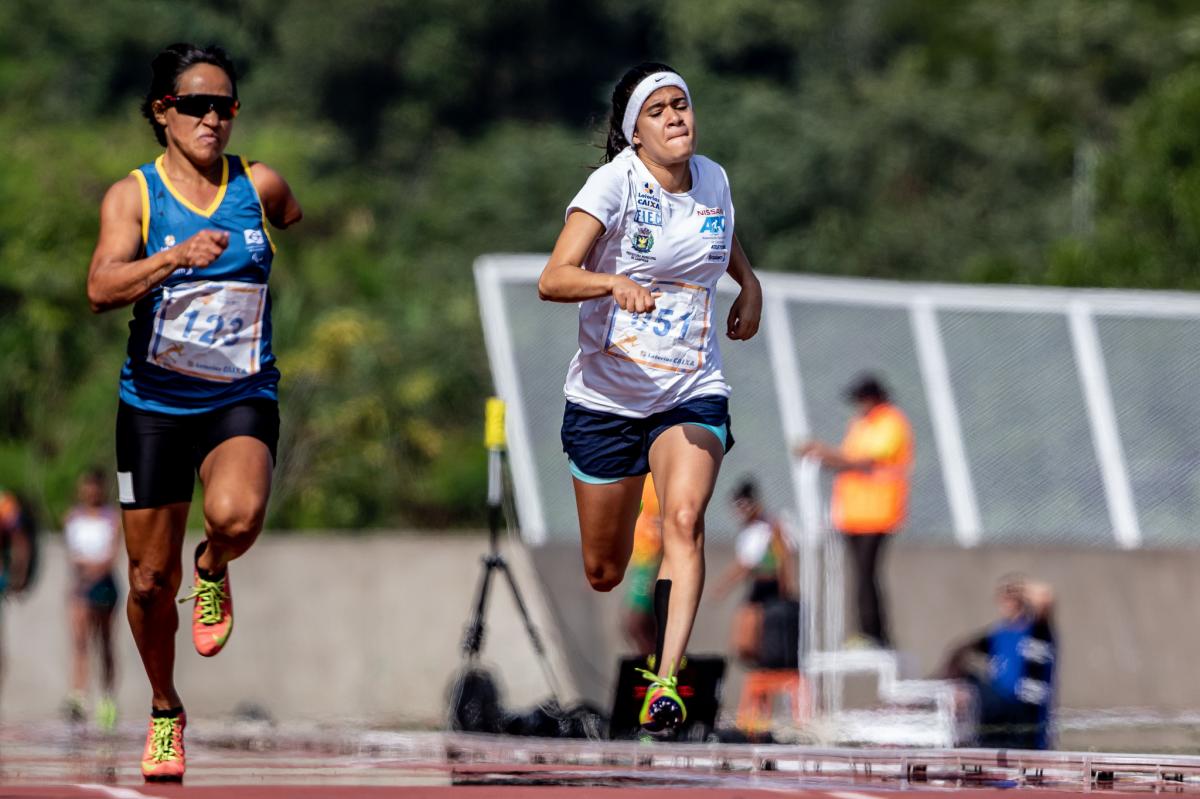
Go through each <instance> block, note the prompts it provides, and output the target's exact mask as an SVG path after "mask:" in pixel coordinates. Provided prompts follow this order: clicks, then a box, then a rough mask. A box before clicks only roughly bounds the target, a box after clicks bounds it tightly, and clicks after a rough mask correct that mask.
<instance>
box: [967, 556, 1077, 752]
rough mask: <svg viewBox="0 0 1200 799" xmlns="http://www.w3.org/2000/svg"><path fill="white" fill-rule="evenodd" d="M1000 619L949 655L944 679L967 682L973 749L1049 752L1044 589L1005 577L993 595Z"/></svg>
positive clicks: (1050, 639) (1050, 672)
mask: <svg viewBox="0 0 1200 799" xmlns="http://www.w3.org/2000/svg"><path fill="white" fill-rule="evenodd" d="M996 604H997V605H998V606H999V611H1000V618H999V620H998V621H996V622H995V623H994V624H993V625H992V626H991V627H989V628H988V629H987V630H986V631H985V632H984V633H983V634H982V635H980V636H979V637H978V638H975V639H974V640H972V641H969V642H967V643H965V644H963V645H962V646H960V647H958V648H957V649H955V650H954V651H953V653H952V654H951V655H950V658H949V661H948V663H947V665H946V668H945V675H944V676H946V677H948V678H951V679H962V680H965V681H966V685H967V690H968V696H969V697H970V698H973V699H974V700H975V704H976V706H977V708H978V711H979V738H978V741H977V744H978V745H979V746H983V747H987V748H1002V749H1048V748H1049V747H1050V709H1051V707H1052V706H1053V699H1054V671H1055V664H1056V662H1057V648H1056V646H1055V643H1054V630H1053V627H1052V624H1051V615H1052V612H1053V607H1054V594H1053V592H1052V591H1051V589H1050V587H1049V586H1048V585H1045V584H1044V583H1038V582H1033V581H1031V580H1027V579H1026V578H1024V577H1022V576H1020V575H1009V576H1007V577H1005V578H1004V579H1002V580H1001V581H1000V584H999V586H998V587H997V590H996Z"/></svg>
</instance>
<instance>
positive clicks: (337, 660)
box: [0, 534, 1200, 726]
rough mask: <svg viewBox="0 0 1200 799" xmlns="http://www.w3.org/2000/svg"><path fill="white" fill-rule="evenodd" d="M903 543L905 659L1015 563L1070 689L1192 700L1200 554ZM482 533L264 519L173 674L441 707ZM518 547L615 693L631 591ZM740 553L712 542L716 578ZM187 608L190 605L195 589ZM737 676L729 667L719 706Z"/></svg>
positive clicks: (125, 669) (25, 610)
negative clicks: (1050, 633)
mask: <svg viewBox="0 0 1200 799" xmlns="http://www.w3.org/2000/svg"><path fill="white" fill-rule="evenodd" d="M46 541H47V546H46V549H45V552H44V555H45V557H44V561H43V566H44V571H43V573H42V576H41V581H40V582H39V584H38V586H37V588H36V590H35V592H34V593H33V595H32V596H31V597H29V598H27V599H25V600H22V601H15V602H14V601H7V602H5V603H4V606H3V610H2V611H0V640H3V642H4V648H5V650H4V651H5V655H6V661H7V667H6V673H5V676H4V679H3V683H2V685H0V717H2V718H4V719H6V720H18V719H40V718H47V717H48V716H50V715H52V714H54V713H55V712H56V711H57V709H58V707H59V704H60V703H61V701H62V698H63V696H64V695H65V693H66V690H67V684H68V673H67V672H68V666H69V663H68V636H67V630H66V624H65V615H66V610H65V608H66V602H65V591H66V583H65V578H66V567H65V562H64V559H63V553H62V550H61V548H60V547H59V546H58V540H57V539H56V538H55V537H54V536H48V537H47V539H46ZM896 544H897V546H896V548H895V549H893V550H891V551H889V552H887V553H886V558H885V563H884V565H885V568H884V572H885V586H886V590H887V593H888V596H889V597H890V605H891V608H892V618H893V628H894V635H895V638H896V640H897V641H898V643H899V645H900V648H901V650H902V651H903V652H904V653H905V654H906V663H907V664H908V666H909V673H910V676H920V675H925V674H929V673H930V672H931V671H932V670H933V669H934V668H935V667H936V665H937V664H938V662H939V661H940V660H941V658H942V657H943V656H944V653H945V652H946V649H947V647H948V646H950V644H951V643H952V642H954V641H956V640H959V639H961V638H962V637H964V636H966V635H968V634H969V633H971V632H973V631H975V630H978V629H979V628H980V627H982V626H983V625H985V624H986V623H987V622H988V621H989V620H990V619H991V618H992V617H993V613H994V607H993V604H992V590H993V586H994V583H995V581H996V579H997V578H998V577H999V576H1001V575H1002V574H1004V573H1006V572H1009V571H1014V570H1020V571H1024V572H1026V573H1029V574H1031V575H1034V576H1037V577H1040V578H1043V579H1046V580H1048V581H1049V582H1051V583H1052V584H1053V585H1054V586H1055V588H1056V590H1057V592H1058V594H1059V603H1058V616H1057V619H1058V631H1059V637H1060V645H1061V671H1060V682H1061V689H1062V690H1061V694H1060V705H1061V706H1062V707H1065V708H1080V709H1086V708H1114V707H1142V708H1146V709H1151V710H1158V711H1172V710H1184V709H1189V710H1195V709H1200V681H1197V680H1196V679H1195V678H1194V673H1193V664H1194V663H1195V662H1197V660H1198V659H1200V637H1198V636H1196V635H1195V634H1194V632H1193V630H1194V629H1195V628H1196V627H1197V622H1198V621H1200V619H1198V618H1197V617H1198V616H1200V552H1194V551H1144V552H1117V551H1111V550H1085V549H1076V550H1060V549H1033V548H1024V549H999V548H981V549H976V550H962V549H958V548H931V547H922V546H916V545H907V544H906V543H905V542H904V541H903V540H902V539H901V540H899V541H897V542H896ZM486 548H487V543H486V539H485V538H482V537H479V536H462V535H452V536H446V535H443V536H421V535H401V534H394V535H374V536H328V537H323V536H313V535H268V536H265V537H264V538H263V539H262V540H261V541H260V542H259V543H258V544H257V545H256V546H255V547H254V549H253V550H251V552H250V553H249V554H248V555H247V556H246V557H245V558H243V559H241V560H239V561H237V562H236V563H235V564H234V565H233V572H232V573H233V581H234V585H233V590H234V596H235V598H236V602H237V605H236V608H237V625H236V629H235V632H234V635H233V638H232V641H231V642H230V644H229V647H228V648H227V649H226V651H224V652H223V653H221V655H219V656H218V657H216V658H213V659H211V660H210V659H204V658H201V657H199V656H198V655H196V653H195V651H194V650H193V649H192V646H191V642H190V639H189V632H188V629H187V627H186V625H185V626H183V627H182V628H181V630H180V632H179V636H178V639H177V641H178V653H179V654H178V666H177V675H178V685H179V688H180V691H181V693H182V694H183V696H184V699H185V700H186V702H187V703H188V707H189V711H190V712H191V713H192V714H193V715H194V716H198V717H199V716H206V717H219V716H223V715H226V714H229V713H231V712H232V711H233V709H234V708H235V707H236V706H237V705H238V704H239V703H240V702H254V703H256V704H259V705H261V706H263V707H264V708H266V709H267V710H268V711H269V712H270V713H271V714H272V715H273V716H274V717H276V718H278V719H281V720H286V719H318V720H319V719H329V720H336V719H359V720H366V721H369V722H372V723H377V724H387V725H394V726H408V725H418V726H437V725H440V724H441V723H442V720H443V718H444V705H445V690H446V686H447V684H448V682H449V680H450V678H451V676H452V674H453V672H454V670H455V668H456V667H457V666H458V664H459V662H460V661H459V645H460V642H461V639H462V633H463V629H464V624H465V622H466V620H467V616H468V614H469V611H470V608H471V606H472V604H473V598H474V592H475V583H476V578H477V575H478V573H479V557H480V555H482V554H483V553H484V552H485V551H486ZM506 554H507V555H508V556H509V558H510V561H511V563H512V565H513V568H514V571H515V572H516V574H517V579H518V581H519V583H520V585H521V587H522V588H523V589H524V591H525V598H526V601H527V602H528V604H529V605H530V608H531V610H532V613H533V616H534V619H535V622H536V623H537V625H538V626H539V628H540V629H541V631H542V633H543V636H544V637H545V638H546V639H547V641H548V644H549V646H550V649H551V651H552V653H553V656H554V658H555V662H556V668H557V670H558V672H559V674H560V675H562V676H564V677H566V678H568V679H567V682H568V685H567V694H568V697H567V698H568V699H569V698H575V697H580V696H581V697H583V698H587V699H590V700H592V701H594V702H596V703H597V704H599V705H600V706H601V707H604V708H607V707H608V705H609V704H610V702H611V698H612V697H611V691H612V675H613V674H614V672H615V666H616V661H617V657H618V655H619V653H620V652H622V651H623V650H624V646H623V643H622V640H621V636H620V632H619V617H620V611H621V607H622V601H623V593H622V592H623V589H622V588H618V589H617V590H616V591H614V592H613V593H611V594H597V593H595V592H593V591H591V590H590V589H589V588H588V586H587V583H586V581H585V579H584V577H583V567H582V564H581V562H580V555H579V550H578V547H577V546H565V545H559V546H547V547H543V548H539V549H536V550H533V551H532V552H526V551H525V550H524V549H523V548H521V547H514V546H508V547H506ZM730 554H731V553H730V551H729V549H728V547H720V546H714V547H711V548H710V552H709V557H708V569H709V575H710V584H711V581H715V579H716V576H717V575H718V574H719V573H720V571H721V570H722V569H723V568H724V567H725V566H726V565H727V564H728V562H729V558H730ZM188 575H189V579H190V568H189V569H188ZM496 588H497V590H496V591H495V594H494V596H495V600H494V603H493V606H492V608H491V613H490V615H489V622H490V624H489V627H488V638H487V643H486V645H485V651H484V652H485V658H486V660H487V661H490V662H492V663H495V664H496V665H497V666H498V668H499V672H500V674H501V677H502V683H503V686H504V687H505V688H506V689H507V690H506V700H507V702H508V704H509V705H510V706H514V707H525V706H529V705H531V704H532V703H534V702H536V701H537V700H540V699H542V698H544V697H545V696H546V695H547V693H548V692H547V690H546V687H545V685H544V683H543V680H542V677H541V672H540V670H539V668H538V666H537V662H536V660H535V659H534V657H533V653H532V650H531V648H530V646H529V644H528V640H527V638H526V635H525V631H524V628H523V627H522V626H521V623H520V621H519V618H518V616H517V614H516V611H515V608H514V606H513V604H512V602H511V600H510V597H509V594H508V590H507V586H505V585H503V584H500V585H497V586H496ZM734 606H735V600H734V599H730V600H729V601H727V602H724V603H718V602H716V601H715V600H714V599H712V598H711V597H706V598H705V599H704V601H703V603H702V605H701V609H700V617H699V620H698V623H697V627H696V631H695V634H694V638H693V647H692V651H693V652H696V653H699V652H724V651H726V642H727V638H728V629H729V622H730V618H731V615H732V612H733V609H734ZM180 610H181V613H182V614H184V619H185V620H186V619H187V618H188V616H187V614H189V613H190V610H189V609H188V606H180ZM116 629H117V636H116V638H117V641H118V657H119V660H120V664H119V666H120V686H119V696H118V700H119V704H120V709H121V711H122V714H123V715H124V716H125V717H126V718H130V717H136V716H140V715H141V714H142V713H144V712H145V710H146V709H147V707H148V703H149V693H148V688H147V686H146V683H145V678H144V676H143V674H142V670H141V665H140V663H139V661H138V659H137V653H136V650H135V649H134V646H133V641H132V639H131V638H130V635H129V630H128V626H127V624H126V622H125V619H124V615H123V611H122V610H121V609H119V610H118V616H117V619H116ZM568 664H569V665H568ZM572 682H573V683H574V685H571V683H572ZM738 686H739V676H738V673H737V671H736V670H734V672H733V675H732V679H731V682H730V683H729V684H728V686H727V693H726V707H727V708H731V707H732V705H733V702H734V701H735V699H736V696H737V690H738Z"/></svg>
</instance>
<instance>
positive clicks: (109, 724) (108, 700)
mask: <svg viewBox="0 0 1200 799" xmlns="http://www.w3.org/2000/svg"><path fill="white" fill-rule="evenodd" d="M96 726H98V727H99V728H100V729H102V730H104V731H105V732H112V731H113V728H114V727H116V726H117V703H116V702H114V701H113V698H112V697H111V696H105V697H101V699H100V701H99V702H97V703H96Z"/></svg>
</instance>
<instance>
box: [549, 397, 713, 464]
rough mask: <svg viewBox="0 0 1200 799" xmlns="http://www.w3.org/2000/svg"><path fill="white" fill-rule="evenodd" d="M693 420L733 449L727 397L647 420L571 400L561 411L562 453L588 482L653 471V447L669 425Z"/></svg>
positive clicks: (687, 405)
mask: <svg viewBox="0 0 1200 799" xmlns="http://www.w3.org/2000/svg"><path fill="white" fill-rule="evenodd" d="M681 424H691V425H696V426H697V427H703V428H704V429H706V430H709V431H711V432H712V433H713V434H714V435H716V436H717V438H718V439H720V440H721V442H722V443H723V444H724V445H725V451H726V452H728V451H729V450H730V449H732V448H733V432H732V430H731V428H730V423H729V400H728V399H727V398H725V397H720V396H711V395H710V396H707V397H697V398H696V399H692V400H688V401H687V402H685V403H683V404H681V405H677V406H675V407H674V408H670V409H668V410H665V411H661V412H659V413H654V414H651V415H650V416H647V417H646V418H644V419H633V418H630V417H628V416H619V415H618V414H615V413H603V412H600V411H593V410H589V409H587V408H584V407H583V406H582V405H576V404H575V403H573V402H567V409H566V411H565V412H564V413H563V424H562V444H563V451H564V452H566V453H567V457H568V458H569V459H570V466H571V474H573V475H574V476H575V477H577V478H578V479H580V480H583V481H584V482H586V483H615V482H616V481H617V480H621V479H623V478H626V477H634V476H636V475H640V474H646V473H647V472H649V471H650V446H651V445H652V444H653V443H654V441H655V439H657V438H658V437H659V436H660V435H662V433H663V431H665V430H666V429H667V428H669V427H675V426H676V425H681Z"/></svg>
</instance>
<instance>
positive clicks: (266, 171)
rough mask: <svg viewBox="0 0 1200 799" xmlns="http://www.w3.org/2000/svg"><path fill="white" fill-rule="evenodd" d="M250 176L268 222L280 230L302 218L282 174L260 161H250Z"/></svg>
mask: <svg viewBox="0 0 1200 799" xmlns="http://www.w3.org/2000/svg"><path fill="white" fill-rule="evenodd" d="M250 176H251V177H252V178H254V188H255V189H257V190H258V197H259V199H260V200H262V204H263V213H265V214H266V215H267V221H268V222H270V223H271V224H272V225H274V226H275V227H277V228H280V229H281V230H282V229H283V228H287V227H290V226H292V225H294V224H296V223H297V222H299V221H300V220H301V219H303V218H304V212H303V211H301V210H300V203H299V202H298V201H297V200H296V195H294V194H292V187H291V186H289V185H288V183H287V181H286V180H284V179H283V176H282V175H280V174H279V173H278V172H276V171H275V170H274V169H271V167H269V166H267V165H266V164H264V163H262V162H261V161H251V162H250Z"/></svg>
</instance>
